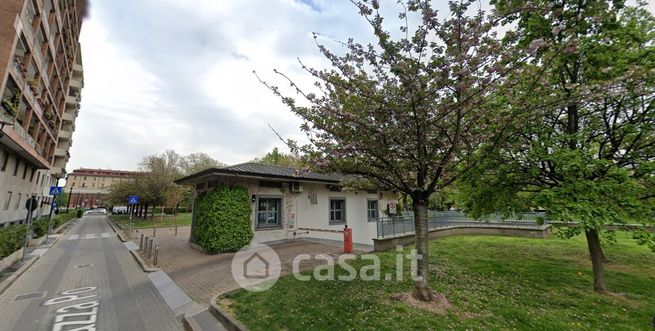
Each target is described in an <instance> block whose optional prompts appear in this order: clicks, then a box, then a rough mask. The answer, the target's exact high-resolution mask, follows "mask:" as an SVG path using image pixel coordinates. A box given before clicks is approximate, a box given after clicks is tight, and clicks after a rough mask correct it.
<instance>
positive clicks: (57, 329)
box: [44, 287, 100, 331]
mask: <svg viewBox="0 0 655 331" xmlns="http://www.w3.org/2000/svg"><path fill="white" fill-rule="evenodd" d="M96 289H97V287H82V288H77V289H73V290H69V291H65V292H61V294H60V295H61V296H60V297H57V298H53V299H50V300H48V301H46V302H45V303H44V306H49V305H56V304H61V303H65V302H70V301H77V300H82V299H88V298H93V297H96V296H97V295H95V294H93V295H88V296H79V294H83V293H87V292H90V291H94V290H96ZM99 304H100V303H99V301H98V300H94V301H89V302H84V303H78V304H74V305H71V306H67V307H63V308H59V309H57V315H56V316H55V324H54V325H53V326H52V330H53V331H62V330H64V329H65V328H67V327H71V326H78V327H76V328H75V329H74V330H94V331H95V330H96V321H97V320H98V305H99ZM89 310H90V311H89ZM80 317H86V318H87V319H86V320H80V319H79V318H80ZM67 319H68V320H67ZM70 319H74V320H70ZM68 329H70V328H68Z"/></svg>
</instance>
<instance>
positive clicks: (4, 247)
mask: <svg viewBox="0 0 655 331" xmlns="http://www.w3.org/2000/svg"><path fill="white" fill-rule="evenodd" d="M26 232H27V226H25V225H22V224H21V225H10V226H8V227H5V228H0V259H4V258H5V257H7V256H9V255H11V254H12V253H14V252H15V251H17V250H19V249H20V248H21V247H22V246H23V243H24V242H25V233H26Z"/></svg>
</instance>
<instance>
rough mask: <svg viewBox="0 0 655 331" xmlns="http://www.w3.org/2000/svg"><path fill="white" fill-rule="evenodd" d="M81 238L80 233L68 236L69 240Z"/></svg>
mask: <svg viewBox="0 0 655 331" xmlns="http://www.w3.org/2000/svg"><path fill="white" fill-rule="evenodd" d="M79 238H80V235H78V234H72V235H70V236H68V240H77V239H79Z"/></svg>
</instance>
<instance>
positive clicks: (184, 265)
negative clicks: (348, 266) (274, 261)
mask: <svg viewBox="0 0 655 331" xmlns="http://www.w3.org/2000/svg"><path fill="white" fill-rule="evenodd" d="M190 229H191V228H190V227H179V228H178V235H177V236H175V235H174V228H170V229H169V228H159V229H157V234H156V237H155V243H158V244H159V266H158V267H159V268H161V269H162V270H163V271H164V272H166V274H168V276H170V278H171V279H173V281H175V283H176V284H177V285H178V286H179V287H180V288H182V290H183V291H184V292H186V294H187V295H189V296H190V297H191V298H192V299H193V300H194V301H196V302H198V303H201V304H208V303H209V301H210V299H211V298H212V297H213V296H215V295H216V294H219V293H223V292H227V291H231V290H235V289H238V288H239V286H238V285H237V283H236V282H235V281H234V279H233V277H232V271H231V268H232V257H233V256H234V253H223V254H217V255H206V254H203V253H201V252H198V251H197V250H194V249H192V248H190V247H189V242H188V240H189V232H190ZM141 233H144V234H145V235H147V236H152V235H153V230H152V229H140V230H139V232H138V233H137V232H136V230H135V233H134V234H133V236H134V237H135V238H132V240H133V241H134V242H135V243H136V244H137V245H138V244H139V236H140V234H141ZM271 248H273V249H274V250H275V251H276V252H277V254H278V255H279V256H280V261H281V262H282V275H287V274H290V273H291V270H292V262H293V258H294V257H296V256H297V255H299V254H310V255H312V256H315V255H319V254H330V255H335V256H336V255H339V254H341V253H342V250H341V248H339V247H335V246H330V245H324V244H319V243H313V242H307V241H303V240H298V241H295V242H284V243H280V244H276V245H272V246H271ZM319 263H320V262H316V261H311V262H309V261H308V262H303V263H302V265H301V268H302V269H303V270H306V269H309V268H313V267H315V266H317V265H318V264H319Z"/></svg>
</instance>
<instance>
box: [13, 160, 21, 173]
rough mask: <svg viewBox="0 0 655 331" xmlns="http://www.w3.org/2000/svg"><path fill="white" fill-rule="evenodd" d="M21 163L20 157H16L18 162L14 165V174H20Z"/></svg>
mask: <svg viewBox="0 0 655 331" xmlns="http://www.w3.org/2000/svg"><path fill="white" fill-rule="evenodd" d="M19 165H20V159H19V158H18V156H17V157H16V164H15V165H14V176H16V175H18V166H19Z"/></svg>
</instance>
